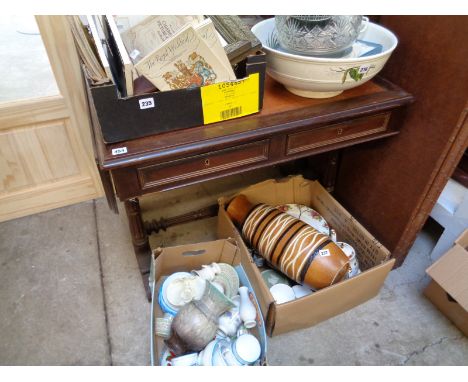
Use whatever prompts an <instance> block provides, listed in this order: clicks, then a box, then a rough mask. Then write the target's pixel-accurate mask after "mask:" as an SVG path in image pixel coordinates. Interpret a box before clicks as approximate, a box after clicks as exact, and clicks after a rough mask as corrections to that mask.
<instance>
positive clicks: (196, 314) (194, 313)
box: [164, 282, 235, 355]
mask: <svg viewBox="0 0 468 382" xmlns="http://www.w3.org/2000/svg"><path fill="white" fill-rule="evenodd" d="M234 306H235V305H234V304H233V303H232V301H231V300H229V299H228V298H227V297H226V296H224V295H223V294H222V293H221V292H220V291H219V290H218V289H216V287H214V286H213V285H212V284H211V283H210V282H207V283H206V288H205V291H204V293H203V296H202V298H201V299H200V300H195V301H191V302H190V303H188V304H187V305H184V306H183V307H182V308H181V309H180V310H179V312H178V313H177V315H176V316H175V318H174V320H173V321H172V325H171V337H170V338H168V339H167V340H165V341H164V342H165V343H166V345H167V346H168V347H169V348H170V349H171V350H172V351H173V352H174V353H175V354H176V355H182V354H185V353H188V352H193V351H196V352H198V351H200V350H202V349H203V348H204V347H205V346H206V345H207V344H208V343H209V342H210V341H211V340H212V339H213V338H214V337H215V335H216V331H217V329H218V320H219V316H220V315H222V314H223V313H224V312H226V311H227V310H229V309H231V308H233V307H234Z"/></svg>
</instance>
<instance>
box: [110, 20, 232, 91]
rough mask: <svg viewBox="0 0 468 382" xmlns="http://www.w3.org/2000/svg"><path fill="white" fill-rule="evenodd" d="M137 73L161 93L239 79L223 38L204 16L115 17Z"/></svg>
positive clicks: (134, 71) (134, 70)
mask: <svg viewBox="0 0 468 382" xmlns="http://www.w3.org/2000/svg"><path fill="white" fill-rule="evenodd" d="M113 17H114V21H115V23H116V25H117V28H118V31H119V34H120V38H121V39H122V42H123V45H124V46H125V50H126V52H127V53H128V55H129V57H130V60H131V61H132V64H133V73H134V75H136V76H138V77H139V76H144V77H145V78H146V79H147V80H148V81H150V82H151V83H152V84H153V85H154V86H155V87H156V88H157V89H158V90H160V91H166V90H172V89H185V88H192V87H198V86H205V85H210V84H214V83H216V82H222V81H229V80H235V79H236V76H235V74H234V71H233V69H232V66H231V64H230V62H229V59H228V57H227V55H226V53H225V51H224V48H223V44H225V42H224V41H223V39H222V37H221V36H220V35H219V33H218V32H217V31H216V29H215V27H214V25H213V22H212V21H211V20H210V19H209V18H204V17H203V16H113Z"/></svg>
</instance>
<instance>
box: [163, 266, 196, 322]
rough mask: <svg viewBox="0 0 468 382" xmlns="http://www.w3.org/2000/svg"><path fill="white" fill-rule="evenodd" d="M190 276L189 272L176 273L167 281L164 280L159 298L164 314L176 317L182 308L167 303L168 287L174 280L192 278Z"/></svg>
mask: <svg viewBox="0 0 468 382" xmlns="http://www.w3.org/2000/svg"><path fill="white" fill-rule="evenodd" d="M190 276H191V274H190V273H188V272H175V273H173V274H172V275H170V276H169V277H168V278H167V279H166V280H164V282H163V283H162V285H161V288H160V289H159V296H158V302H159V306H160V307H161V309H162V311H163V312H164V313H169V314H171V315H173V316H175V315H176V314H177V312H178V311H179V308H180V307H177V306H174V305H172V304H171V303H170V302H169V301H167V298H166V290H167V286H168V285H169V284H170V283H171V282H172V281H174V280H177V279H181V278H184V277H190Z"/></svg>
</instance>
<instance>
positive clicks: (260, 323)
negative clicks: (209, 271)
mask: <svg viewBox="0 0 468 382" xmlns="http://www.w3.org/2000/svg"><path fill="white" fill-rule="evenodd" d="M213 262H222V263H227V264H230V265H232V266H233V267H234V268H235V269H236V271H237V274H238V275H239V281H240V284H241V285H245V286H247V287H248V288H249V290H250V292H251V294H250V297H251V299H252V301H253V303H254V305H255V307H256V309H257V319H256V321H257V326H256V327H255V328H253V329H250V330H249V331H250V333H251V334H253V335H255V336H256V337H257V339H258V340H259V341H260V345H261V348H262V353H261V356H260V364H261V365H266V363H267V360H266V354H267V336H266V331H265V324H264V320H263V316H262V313H261V310H260V307H259V303H258V300H257V298H256V295H255V292H254V289H253V287H252V284H251V282H250V280H249V278H248V277H247V274H246V272H245V270H244V267H243V265H242V264H241V257H240V251H239V248H238V247H237V245H236V242H235V240H233V239H224V240H216V241H210V242H204V243H197V244H190V245H180V246H176V247H167V248H162V249H161V248H159V249H156V250H155V251H153V254H152V261H151V275H150V286H151V290H152V302H151V341H150V346H151V364H152V365H153V366H154V365H159V362H160V359H161V356H162V349H163V348H164V342H163V339H162V338H160V337H157V336H155V327H154V325H155V319H156V317H163V312H162V311H161V309H160V307H159V304H158V292H159V289H160V286H161V283H162V282H163V281H164V279H165V276H168V275H170V274H172V273H174V272H181V271H185V272H190V271H191V270H193V269H200V268H201V266H202V265H204V264H211V263H213Z"/></svg>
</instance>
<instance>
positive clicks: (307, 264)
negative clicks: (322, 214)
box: [226, 194, 349, 289]
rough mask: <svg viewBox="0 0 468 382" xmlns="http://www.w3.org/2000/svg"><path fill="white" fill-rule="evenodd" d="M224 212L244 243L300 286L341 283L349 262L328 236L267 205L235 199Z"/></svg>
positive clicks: (242, 196)
mask: <svg viewBox="0 0 468 382" xmlns="http://www.w3.org/2000/svg"><path fill="white" fill-rule="evenodd" d="M226 212H227V213H228V215H229V216H230V218H231V219H232V220H233V222H234V223H235V224H237V226H238V227H240V229H241V231H242V236H243V238H244V240H246V242H247V243H248V244H249V245H250V246H251V247H253V248H254V249H256V250H257V251H258V253H259V254H260V255H261V256H262V257H263V258H265V260H266V261H268V262H269V263H270V264H271V265H272V266H273V267H275V268H276V269H278V270H279V271H281V272H282V273H284V274H286V275H287V276H288V277H289V278H291V279H293V280H295V281H296V282H297V283H299V284H301V285H307V286H309V287H311V288H314V289H321V288H324V287H327V286H329V285H331V284H334V283H336V282H338V281H341V280H342V279H343V278H344V277H345V276H346V274H347V272H348V268H349V259H348V257H347V256H346V254H345V253H343V251H342V250H341V248H340V247H338V246H337V245H336V243H334V242H333V241H332V240H331V239H330V237H329V236H327V235H324V234H322V233H320V232H318V231H317V230H315V229H314V228H312V227H310V226H309V225H307V224H306V223H304V222H302V221H300V220H299V219H296V218H294V217H292V216H289V215H288V214H286V213H284V212H281V211H280V210H278V209H276V208H274V207H271V206H268V205H266V204H257V205H253V204H252V203H250V201H249V200H248V199H247V197H246V196H245V195H242V194H241V195H239V196H236V197H235V198H234V199H233V200H232V201H231V202H230V203H229V205H228V207H227V210H226Z"/></svg>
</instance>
